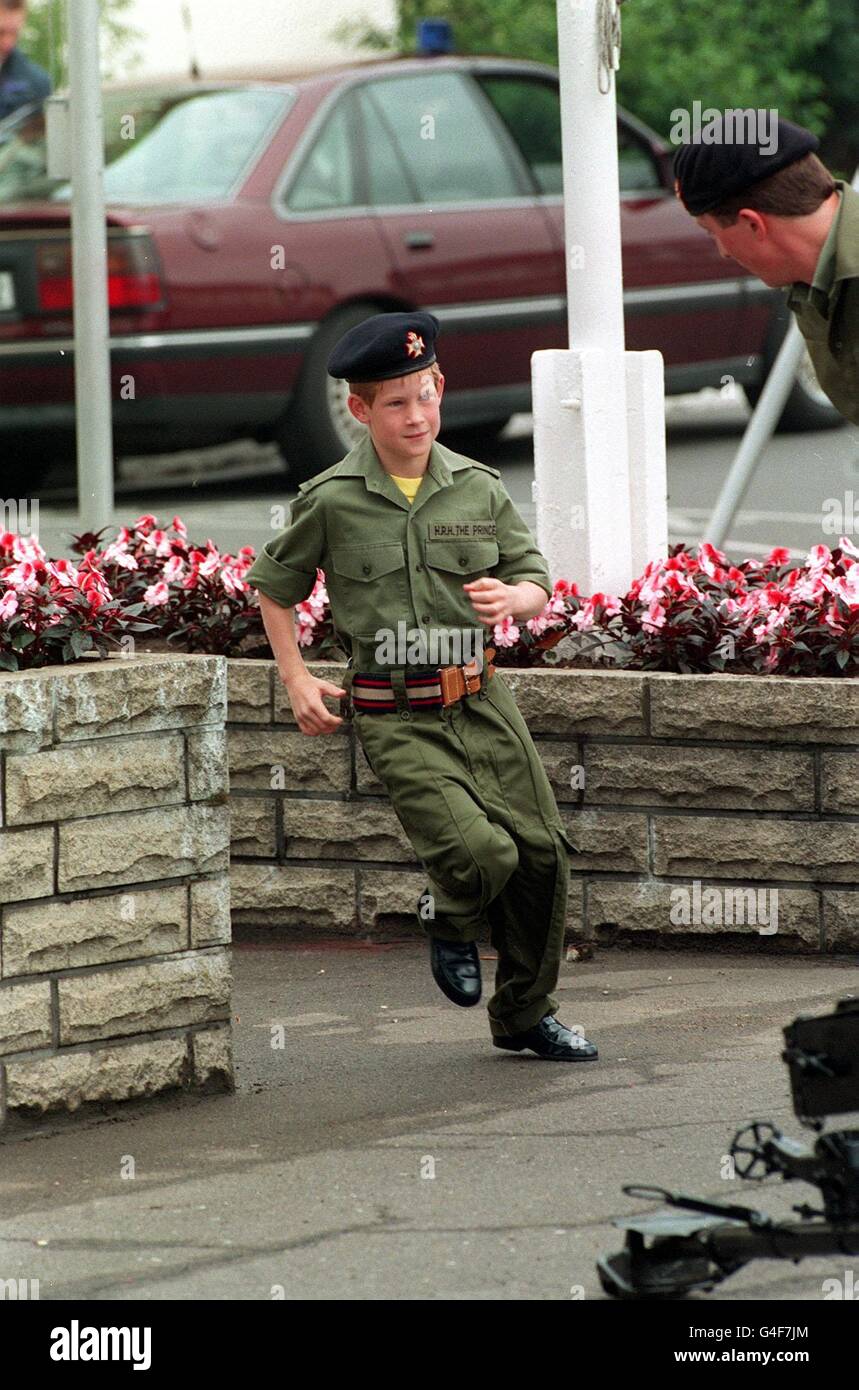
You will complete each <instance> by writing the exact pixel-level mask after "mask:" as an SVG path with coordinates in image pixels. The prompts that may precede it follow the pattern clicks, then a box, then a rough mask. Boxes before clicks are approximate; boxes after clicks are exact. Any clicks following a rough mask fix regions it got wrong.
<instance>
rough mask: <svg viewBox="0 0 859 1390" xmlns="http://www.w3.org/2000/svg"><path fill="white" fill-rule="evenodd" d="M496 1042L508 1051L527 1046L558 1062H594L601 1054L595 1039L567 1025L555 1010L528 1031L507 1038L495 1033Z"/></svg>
mask: <svg viewBox="0 0 859 1390" xmlns="http://www.w3.org/2000/svg"><path fill="white" fill-rule="evenodd" d="M492 1044H493V1046H494V1047H504V1048H506V1049H507V1050H508V1052H522V1051H524V1049H525V1048H526V1047H527V1048H528V1050H529V1051H530V1052H536V1054H537V1056H538V1057H547V1058H549V1060H550V1061H554V1062H594V1061H596V1059H597V1057H598V1056H599V1053H598V1052H597V1049H596V1048H595V1047H594V1045H593V1043H590V1042H588V1040H587V1038H583V1037H582V1036H581V1035H580V1034H579V1033H573V1032H571V1031H570V1029H569V1028H565V1027H564V1025H563V1023H560V1022H559V1021H558V1019H556V1018H555V1015H554V1014H545V1015H544V1017H543V1018H541V1019H540V1022H539V1023H538V1024H537V1025H536V1026H535V1027H534V1028H529V1029H528V1031H527V1032H526V1033H513V1034H512V1035H511V1036H510V1037H507V1038H504V1037H494V1038H493V1039H492Z"/></svg>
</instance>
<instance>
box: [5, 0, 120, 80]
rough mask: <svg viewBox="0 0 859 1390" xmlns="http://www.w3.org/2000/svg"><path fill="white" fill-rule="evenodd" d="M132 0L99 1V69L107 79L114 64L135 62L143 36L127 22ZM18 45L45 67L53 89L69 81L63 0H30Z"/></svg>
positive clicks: (110, 76)
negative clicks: (135, 51) (136, 52)
mask: <svg viewBox="0 0 859 1390" xmlns="http://www.w3.org/2000/svg"><path fill="white" fill-rule="evenodd" d="M133 3H134V0H101V70H102V75H103V76H104V77H105V78H106V79H110V78H112V77H114V76H115V64H116V62H117V60H118V59H119V58H120V57H121V58H122V59H123V66H126V65H127V64H128V63H129V61H130V62H131V63H133V62H134V58H135V53H134V45H135V44H136V42H137V40H138V39H140V38H142V34H141V32H140V30H139V29H137V28H135V27H134V26H133V25H132V24H129V23H128V20H127V14H128V11H129V10H130V9H131V7H132V5H133ZM20 47H21V50H22V52H24V53H26V55H27V57H28V58H32V60H33V62H34V63H38V64H39V66H40V67H43V68H45V69H46V71H47V72H49V73H50V75H51V81H52V82H53V84H54V90H55V91H56V90H57V89H58V88H60V87H64V86H65V85H66V84H67V82H68V43H67V34H66V0H30V3H29V6H28V9H27V21H26V24H25V26H24V31H23V33H22V35H21V43H20Z"/></svg>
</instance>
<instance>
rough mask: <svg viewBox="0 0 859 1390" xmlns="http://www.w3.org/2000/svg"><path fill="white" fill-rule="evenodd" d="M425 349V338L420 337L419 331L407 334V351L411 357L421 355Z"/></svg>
mask: <svg viewBox="0 0 859 1390" xmlns="http://www.w3.org/2000/svg"><path fill="white" fill-rule="evenodd" d="M423 350H424V340H423V338H419V337H418V335H417V333H407V334H406V352H407V353H408V354H409V357H420V355H421V353H422V352H423Z"/></svg>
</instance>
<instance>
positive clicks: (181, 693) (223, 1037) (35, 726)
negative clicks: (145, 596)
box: [0, 654, 233, 1116]
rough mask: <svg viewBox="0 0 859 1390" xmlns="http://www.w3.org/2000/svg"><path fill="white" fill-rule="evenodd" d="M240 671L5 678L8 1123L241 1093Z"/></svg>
mask: <svg viewBox="0 0 859 1390" xmlns="http://www.w3.org/2000/svg"><path fill="white" fill-rule="evenodd" d="M226 666H227V663H226V659H225V658H224V657H213V656H182V655H179V654H177V655H170V656H147V655H141V656H135V657H127V658H125V657H120V656H111V657H110V658H108V660H107V661H103V662H94V661H85V662H80V663H75V664H73V665H71V666H51V667H46V668H45V669H44V670H38V671H27V672H21V673H12V672H3V673H0V1116H2V1114H3V1113H4V1111H7V1110H8V1111H12V1110H19V1111H21V1112H24V1113H27V1112H29V1113H40V1112H42V1111H45V1110H53V1109H75V1108H76V1107H77V1106H78V1105H80V1104H81V1103H83V1102H86V1101H98V1100H120V1099H125V1098H128V1097H132V1096H141V1095H147V1094H150V1093H152V1092H155V1091H161V1090H164V1089H169V1088H172V1087H180V1086H181V1087H195V1088H196V1087H199V1088H205V1089H209V1088H212V1089H231V1087H232V1084H233V1083H232V1051H231V1034H230V965H229V954H228V950H229V941H230V906H229V901H230V900H229V814H230V810H229V796H228V790H229V779H228V765H227V753H226V735H225V729H224V720H225V715H226Z"/></svg>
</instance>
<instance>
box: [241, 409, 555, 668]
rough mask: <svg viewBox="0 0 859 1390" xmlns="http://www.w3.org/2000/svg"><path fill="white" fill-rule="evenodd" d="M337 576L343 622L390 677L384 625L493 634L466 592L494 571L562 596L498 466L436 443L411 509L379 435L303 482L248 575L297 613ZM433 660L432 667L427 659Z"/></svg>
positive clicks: (345, 635)
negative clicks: (382, 645)
mask: <svg viewBox="0 0 859 1390" xmlns="http://www.w3.org/2000/svg"><path fill="white" fill-rule="evenodd" d="M317 568H320V569H322V570H324V571H325V582H326V588H327V590H328V600H329V604H330V607H331V618H332V622H333V625H334V628H335V630H336V632H337V633H338V636H339V638H340V641H341V643H342V645H343V647H344V649H345V650H346V651H347V652H349V651H350V650H351V654H352V658H353V664H354V667H355V669H356V670H374V669H376V670H377V669H382V667H380V665H379V663H378V662H377V661H376V659H375V652H376V648H377V646H378V641H379V639H378V637H377V633H378V631H379V629H387V630H393V632H394V633H396V632H397V627H398V624H399V623H401V622H403V623H405V625H406V630H409V631H414V630H415V629H421V630H422V631H424V632H426V631H427V629H428V628H436V629H437V628H440V627H443V628H449V629H475V628H478V629H482V630H483V631H484V632H487V633H488V632H489V629H488V628H486V627H485V625H483V624H481V622H480V619H479V618H478V616H477V614H476V613H475V610H474V608H473V606H472V604H471V601H470V599H469V598H468V595H467V593H466V592H465V590H464V589H463V588H462V585H463V583H465V582H467V581H468V580H473V579H478V578H480V577H481V576H482V575H491V576H493V577H494V578H496V579H501V580H503V581H504V583H506V584H518V583H520V582H521V581H522V580H525V579H528V580H531V581H532V582H533V583H534V584H539V585H540V586H541V588H543V589H545V590H546V594H547V597H548V598H551V596H552V581H551V578H550V576H549V571H548V567H547V565H546V562H545V560H544V558H543V556H542V554H541V553H540V551H539V550H538V549H537V546H536V544H535V542H534V538H533V536H532V535H531V532H530V531H529V529H528V527H527V526H526V525H525V523H524V521H523V520H522V518H521V517H520V515H519V513H518V512H517V510H516V508H515V507H514V505H513V502H512V501H511V499H510V497H509V495H508V493H507V490H506V489H505V487H504V485H503V483H502V482H501V475H500V473H499V472H498V470H497V469H495V468H490V467H489V466H488V464H485V463H478V462H476V461H475V460H473V459H469V458H465V457H463V456H462V455H461V454H456V453H454V452H453V451H452V450H451V449H447V448H445V447H444V446H443V445H441V444H438V443H434V444H433V446H432V450H431V452H430V457H429V464H428V466H427V471H426V473H425V474H424V477H423V480H422V482H421V485H420V487H419V488H418V491H417V493H416V495H415V499H414V501H413V502H411V503H409V501H408V500H407V498H406V497H405V496H404V495H403V493H402V492H401V490H400V489H399V488H398V487H397V484H396V483H395V482H394V481H393V480H392V479H391V477H390V476H389V474H388V473H386V472H385V470H384V468H383V467H382V465H381V463H380V462H379V458H378V455H377V454H376V451H375V449H374V448H373V443H372V440H371V438H370V435H369V432H368V433H367V434H366V436H364V437H363V438H362V439H361V440H360V441H359V442H358V443H357V444H356V445H355V447H354V448H353V449H352V450H351V451H350V452H349V453H348V454H347V455H346V457H345V458H344V459H341V461H340V462H339V463H336V464H334V466H333V467H332V468H328V469H326V470H325V471H324V472H323V473H319V474H317V476H316V477H314V478H310V479H309V480H308V481H307V482H305V483H301V484H300V486H299V489H298V495H297V497H295V498H294V500H293V503H292V511H291V514H290V522H289V525H288V526H287V527H285V529H284V530H283V531H281V532H280V533H279V535H277V536H276V537H275V538H274V540H272V541H269V543H268V544H267V545H266V546H265V548H264V549H263V550H262V551H261V552H260V554H259V555H258V556H257V558H256V560H255V561H254V563H253V565H252V566H251V568H250V569H249V570H248V572H247V574H246V575H245V579H246V581H247V583H248V584H251V585H253V587H254V588H256V589H259V590H260V592H261V593H264V594H266V595H267V596H268V597H269V598H271V599H274V601H275V602H276V603H279V604H281V605H282V606H283V607H285V608H288V607H291V606H292V605H293V604H295V603H300V602H301V601H302V600H303V599H306V598H307V597H308V596H309V595H310V594H311V593H312V591H313V586H314V584H315V583H316V570H317ZM425 664H431V663H425Z"/></svg>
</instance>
